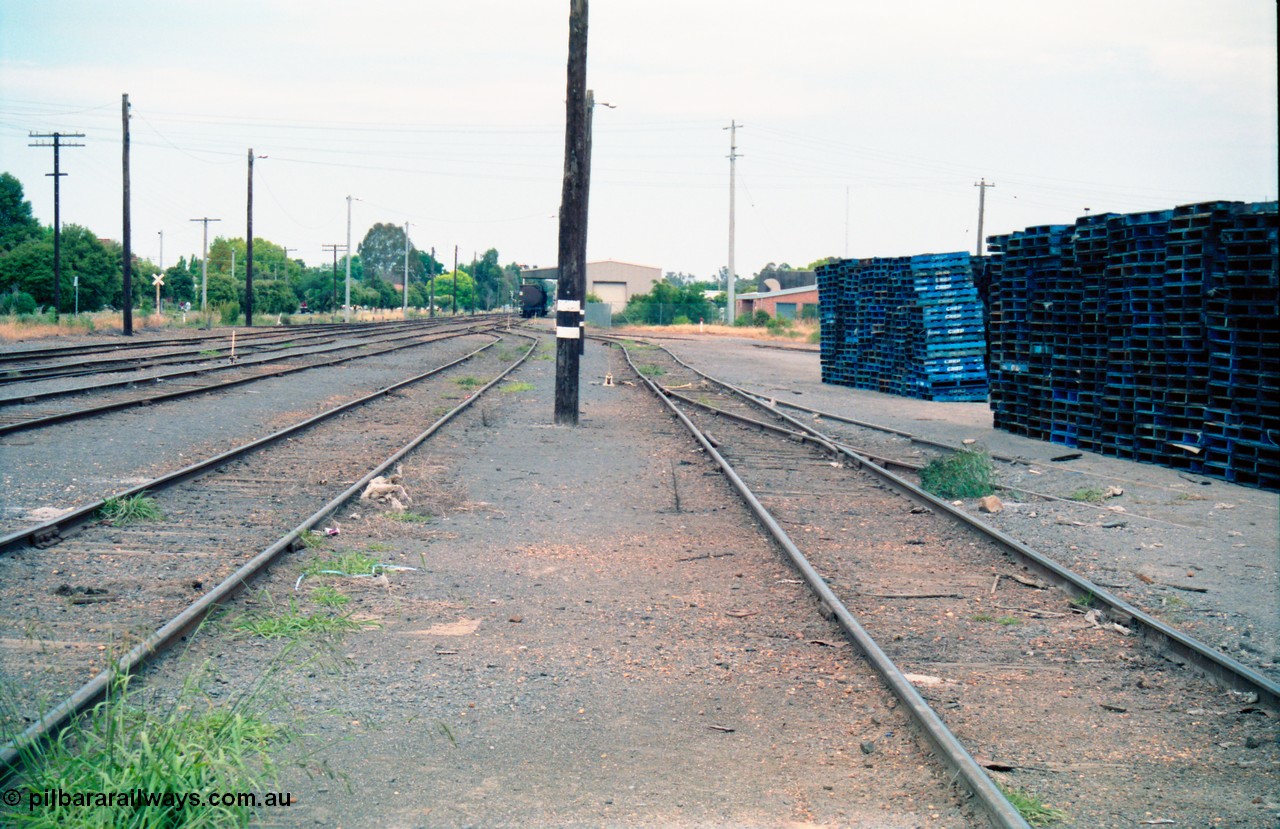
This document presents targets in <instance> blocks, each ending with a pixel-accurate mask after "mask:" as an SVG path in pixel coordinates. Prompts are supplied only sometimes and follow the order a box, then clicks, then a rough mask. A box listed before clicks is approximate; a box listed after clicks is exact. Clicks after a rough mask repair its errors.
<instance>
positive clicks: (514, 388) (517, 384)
mask: <svg viewBox="0 0 1280 829" xmlns="http://www.w3.org/2000/svg"><path fill="white" fill-rule="evenodd" d="M500 391H504V392H509V393H512V394H514V393H515V392H520V391H533V383H528V382H525V381H524V380H512V381H511V382H509V383H506V384H504V385H503V386H502V388H501V389H500Z"/></svg>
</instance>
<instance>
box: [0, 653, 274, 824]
mask: <svg viewBox="0 0 1280 829" xmlns="http://www.w3.org/2000/svg"><path fill="white" fill-rule="evenodd" d="M128 684H129V677H128V676H121V677H118V678H117V679H116V680H115V681H114V682H113V683H112V685H111V687H110V689H109V690H108V693H107V697H106V699H104V700H103V701H102V702H100V703H98V704H97V705H96V706H94V707H93V708H92V709H91V710H90V711H88V712H85V713H84V714H82V715H81V716H79V717H77V718H76V719H75V720H74V721H73V722H72V723H71V725H70V726H68V727H67V728H66V729H64V730H63V731H62V732H60V733H59V734H58V735H57V736H56V737H55V738H53V740H52V741H51V742H49V743H40V744H34V745H27V746H24V747H23V748H22V749H20V751H21V753H22V755H23V761H24V763H23V772H22V775H21V777H20V778H19V779H18V781H17V782H16V784H14V788H13V793H14V794H18V793H19V792H21V793H22V797H21V799H20V800H19V801H18V803H20V804H21V805H20V806H19V807H18V808H13V809H10V808H5V807H0V823H3V824H4V825H5V826H24V827H31V828H32V829H54V827H65V826H76V827H85V829H111V827H117V826H130V827H134V826H136V827H154V829H170V827H173V829H176V828H177V827H192V828H193V829H221V827H243V826H248V825H249V822H250V820H251V819H252V817H253V809H252V808H251V807H250V806H248V805H246V804H243V803H237V804H234V805H223V804H218V805H214V804H211V803H208V802H205V800H204V798H202V799H201V801H200V802H196V801H195V800H194V799H193V798H192V795H194V794H197V793H200V794H206V793H209V792H259V791H263V790H265V789H266V780H265V779H264V775H263V773H262V772H261V771H260V770H259V769H260V768H268V769H269V768H270V767H271V759H270V756H269V754H268V748H269V746H270V744H271V743H272V742H273V741H275V740H276V739H278V738H279V737H281V736H283V735H282V733H281V731H280V729H278V728H277V727H276V726H272V725H270V724H268V723H266V722H265V721H263V720H261V719H259V718H258V717H256V716H255V715H253V714H252V713H250V712H249V711H248V708H249V707H250V706H249V705H248V704H247V702H246V700H244V699H242V700H240V701H238V702H236V703H235V704H234V705H233V706H231V707H226V706H217V707H214V706H212V705H211V704H210V703H209V702H207V701H206V700H204V699H202V698H199V697H198V696H197V693H196V692H195V690H194V687H193V686H191V685H188V686H186V687H184V688H183V691H182V693H181V695H180V696H179V699H178V700H177V701H176V702H175V703H174V704H172V705H171V706H170V707H169V708H168V710H167V711H159V712H156V711H154V710H151V709H152V706H150V705H145V706H144V705H143V704H142V701H141V700H140V699H139V696H140V695H139V694H138V693H137V692H135V691H132V690H130V689H129V687H128ZM134 791H138V792H142V793H144V794H146V795H148V796H149V797H148V800H151V801H153V802H150V803H146V802H142V803H139V802H129V803H126V804H121V803H119V802H115V803H111V804H104V803H96V804H95V803H89V804H84V803H82V804H79V805H77V804H76V803H75V802H74V800H71V799H68V802H62V799H61V798H58V799H56V800H53V802H46V803H43V804H42V805H40V806H39V807H38V808H34V809H28V808H27V804H28V803H35V802H38V801H36V800H35V798H37V797H45V796H46V795H47V793H48V792H65V793H68V794H70V795H75V794H84V793H96V792H103V793H106V792H112V793H121V794H126V793H130V792H134ZM6 794H8V793H6ZM264 796H265V795H264ZM6 802H7V799H6Z"/></svg>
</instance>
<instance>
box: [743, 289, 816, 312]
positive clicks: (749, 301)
mask: <svg viewBox="0 0 1280 829" xmlns="http://www.w3.org/2000/svg"><path fill="white" fill-rule="evenodd" d="M735 299H736V300H737V306H738V307H737V315H738V316H739V317H749V316H751V315H752V314H754V313H755V312H756V311H767V312H768V314H769V316H770V317H774V318H776V319H784V320H798V319H802V318H803V317H804V315H805V308H813V310H812V311H810V312H809V313H810V315H811V316H814V317H816V316H817V312H818V286H817V285H802V286H800V287H799V288H783V289H782V290H780V291H763V292H760V293H754V294H738V296H737V297H735Z"/></svg>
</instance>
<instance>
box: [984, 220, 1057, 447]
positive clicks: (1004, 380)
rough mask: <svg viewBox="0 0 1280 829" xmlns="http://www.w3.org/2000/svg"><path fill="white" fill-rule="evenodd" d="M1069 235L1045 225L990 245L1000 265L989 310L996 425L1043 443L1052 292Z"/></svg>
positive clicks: (1048, 425) (1048, 408) (1048, 423)
mask: <svg viewBox="0 0 1280 829" xmlns="http://www.w3.org/2000/svg"><path fill="white" fill-rule="evenodd" d="M1069 229H1070V228H1069V226H1067V225H1045V226H1042V227H1032V228H1027V229H1026V230H1024V231H1019V232H1017V233H1011V234H1008V235H1007V236H1001V237H994V238H993V239H992V240H991V244H992V247H991V250H992V252H993V257H992V258H993V259H994V260H996V261H998V276H996V277H994V278H993V279H992V281H991V285H990V287H989V289H988V309H987V310H988V316H989V319H988V329H987V330H988V341H987V346H988V348H990V350H991V356H990V363H991V378H990V382H991V404H992V408H993V410H994V412H995V418H994V421H995V425H996V426H997V427H998V428H1001V429H1007V430H1009V431H1012V432H1017V433H1019V434H1025V435H1030V436H1032V437H1036V438H1040V439H1045V440H1047V439H1049V438H1050V437H1051V435H1052V434H1053V432H1054V428H1053V408H1052V400H1053V395H1054V388H1053V386H1052V378H1053V377H1054V374H1055V372H1054V370H1053V369H1054V365H1053V360H1054V340H1053V336H1052V333H1053V325H1054V317H1053V313H1054V297H1055V295H1056V294H1055V293H1054V291H1055V290H1056V289H1058V288H1060V286H1059V284H1058V283H1059V281H1060V274H1061V272H1062V265H1063V249H1064V246H1065V245H1066V244H1067V242H1068V231H1069ZM1064 430H1065V426H1064Z"/></svg>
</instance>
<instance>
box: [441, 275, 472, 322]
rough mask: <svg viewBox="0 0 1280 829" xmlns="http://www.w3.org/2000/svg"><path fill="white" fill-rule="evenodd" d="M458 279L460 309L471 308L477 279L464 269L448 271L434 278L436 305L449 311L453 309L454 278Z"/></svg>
mask: <svg viewBox="0 0 1280 829" xmlns="http://www.w3.org/2000/svg"><path fill="white" fill-rule="evenodd" d="M455 278H456V280H457V289H458V311H459V313H461V312H462V311H469V310H471V306H472V304H473V303H474V302H475V290H476V283H475V280H473V279H472V278H471V274H469V273H467V272H466V271H464V270H458V271H456V272H451V273H446V274H444V275H442V276H438V277H436V278H435V279H434V280H432V285H434V287H435V292H436V293H435V296H436V305H437V306H438V307H440V308H441V309H443V310H444V312H445V313H448V312H450V311H452V310H453V290H454V280H455Z"/></svg>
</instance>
